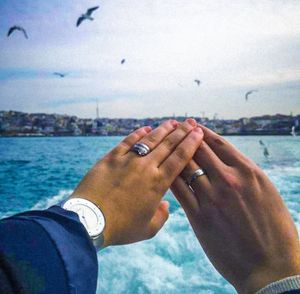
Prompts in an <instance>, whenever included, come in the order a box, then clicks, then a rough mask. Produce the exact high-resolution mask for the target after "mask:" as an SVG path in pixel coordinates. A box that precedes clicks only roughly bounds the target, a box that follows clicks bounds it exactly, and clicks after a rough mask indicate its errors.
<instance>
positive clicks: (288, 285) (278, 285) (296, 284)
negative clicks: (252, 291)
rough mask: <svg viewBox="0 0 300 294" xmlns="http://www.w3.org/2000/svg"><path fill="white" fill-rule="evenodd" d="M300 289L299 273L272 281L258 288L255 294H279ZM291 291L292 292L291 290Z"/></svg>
mask: <svg viewBox="0 0 300 294" xmlns="http://www.w3.org/2000/svg"><path fill="white" fill-rule="evenodd" d="M299 289H300V275H299V276H292V277H288V278H285V279H282V280H279V281H276V282H273V283H271V284H269V285H267V286H266V287H264V288H262V289H260V290H259V291H258V292H256V294H280V293H285V292H289V291H294V290H299ZM291 293H293V292H291Z"/></svg>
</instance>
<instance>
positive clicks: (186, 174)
mask: <svg viewBox="0 0 300 294" xmlns="http://www.w3.org/2000/svg"><path fill="white" fill-rule="evenodd" d="M199 168H200V166H199V165H198V164H197V163H196V162H195V161H194V160H193V159H192V160H191V161H190V162H189V163H188V165H187V166H186V167H185V168H184V170H183V171H182V173H181V175H180V177H181V178H183V180H184V181H185V182H186V183H190V186H191V187H192V189H193V191H194V192H195V196H196V197H197V198H198V197H199V196H201V194H202V193H206V192H208V191H209V190H210V189H211V183H210V181H209V178H208V176H207V174H206V173H205V174H204V175H202V176H198V177H197V178H196V179H194V180H193V181H192V182H191V179H192V176H193V174H194V173H195V171H196V170H198V169H199ZM204 172H205V171H204ZM187 185H188V184H187Z"/></svg>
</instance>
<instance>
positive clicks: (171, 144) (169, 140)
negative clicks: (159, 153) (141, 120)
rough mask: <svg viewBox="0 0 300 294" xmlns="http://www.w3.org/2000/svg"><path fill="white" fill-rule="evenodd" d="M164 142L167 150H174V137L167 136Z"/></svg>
mask: <svg viewBox="0 0 300 294" xmlns="http://www.w3.org/2000/svg"><path fill="white" fill-rule="evenodd" d="M162 144H163V146H164V147H165V148H166V149H167V150H172V149H173V148H174V145H175V144H174V141H173V139H172V138H170V137H167V138H165V139H164V141H163V142H162Z"/></svg>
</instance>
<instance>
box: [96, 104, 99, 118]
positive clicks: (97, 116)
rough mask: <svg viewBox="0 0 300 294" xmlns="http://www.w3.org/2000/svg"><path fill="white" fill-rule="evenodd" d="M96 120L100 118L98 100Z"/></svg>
mask: <svg viewBox="0 0 300 294" xmlns="http://www.w3.org/2000/svg"><path fill="white" fill-rule="evenodd" d="M96 118H99V102H98V100H97V107H96Z"/></svg>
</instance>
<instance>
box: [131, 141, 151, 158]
mask: <svg viewBox="0 0 300 294" xmlns="http://www.w3.org/2000/svg"><path fill="white" fill-rule="evenodd" d="M131 151H133V152H135V153H136V154H137V155H139V156H145V155H147V154H148V153H150V148H149V147H148V146H147V145H146V144H144V143H136V144H134V145H133V146H132V148H131Z"/></svg>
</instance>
